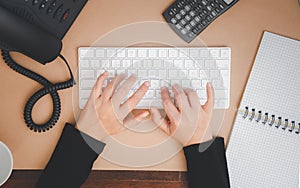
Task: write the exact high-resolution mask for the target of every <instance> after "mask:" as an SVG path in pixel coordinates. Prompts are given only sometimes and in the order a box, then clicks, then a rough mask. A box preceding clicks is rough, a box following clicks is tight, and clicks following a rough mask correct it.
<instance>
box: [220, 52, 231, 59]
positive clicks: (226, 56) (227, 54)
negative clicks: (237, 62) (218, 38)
mask: <svg viewBox="0 0 300 188" xmlns="http://www.w3.org/2000/svg"><path fill="white" fill-rule="evenodd" d="M229 56H230V52H229V50H221V57H222V58H228V57H229Z"/></svg>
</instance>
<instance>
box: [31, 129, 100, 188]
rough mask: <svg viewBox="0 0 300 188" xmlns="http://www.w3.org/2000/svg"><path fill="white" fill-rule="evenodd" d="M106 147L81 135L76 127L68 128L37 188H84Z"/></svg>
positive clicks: (64, 131)
mask: <svg viewBox="0 0 300 188" xmlns="http://www.w3.org/2000/svg"><path fill="white" fill-rule="evenodd" d="M104 146H105V144H104V143H102V142H100V141H98V140H95V139H94V138H92V137H90V136H88V135H86V134H84V133H82V132H80V131H78V130H77V129H76V128H75V127H74V126H73V125H70V124H66V125H65V127H64V129H63V132H62V135H61V137H60V139H59V141H58V144H57V146H56V148H55V150H54V152H53V154H52V156H51V159H50V160H49V162H48V164H47V166H46V168H45V169H44V171H43V172H42V174H41V177H40V178H39V180H38V182H37V184H36V187H37V188H48V187H49V188H50V187H51V188H53V187H55V188H68V187H72V188H77V187H80V186H81V185H82V184H83V183H84V182H85V180H86V179H87V177H88V176H89V174H90V171H91V169H92V166H93V163H94V161H95V160H96V159H97V157H98V156H99V154H100V153H101V152H102V151H103V148H104Z"/></svg>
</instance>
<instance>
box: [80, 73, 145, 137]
mask: <svg viewBox="0 0 300 188" xmlns="http://www.w3.org/2000/svg"><path fill="white" fill-rule="evenodd" d="M107 77H108V72H104V73H103V74H101V75H100V76H99V78H98V80H97V82H96V84H95V85H94V88H93V91H92V93H91V95H90V97H89V99H88V101H87V104H86V106H85V107H84V109H83V111H82V113H81V114H80V117H79V119H78V122H77V127H78V129H79V130H80V131H82V132H84V133H86V134H88V135H89V136H91V137H93V138H95V139H97V140H100V141H103V140H104V139H105V138H106V137H107V136H109V135H114V134H118V133H120V132H122V131H124V130H126V127H129V126H134V125H137V124H139V123H140V122H141V121H143V120H144V119H145V118H146V117H147V116H148V115H149V112H148V111H142V112H140V113H139V114H137V115H136V116H133V117H127V116H128V114H129V113H130V112H131V111H132V110H133V109H134V107H135V106H136V105H137V104H138V103H139V102H140V100H141V99H142V98H143V96H144V95H145V93H146V92H147V91H148V89H149V86H150V83H149V81H146V82H144V83H143V84H142V85H141V86H140V88H139V89H138V90H137V91H136V92H135V93H134V94H133V95H132V96H131V97H130V98H129V99H128V100H127V101H125V102H124V103H122V101H123V100H124V99H125V98H126V96H127V95H128V93H129V91H130V89H131V88H132V87H133V85H134V84H135V82H136V76H135V75H132V76H130V77H129V78H128V79H127V80H126V81H124V83H123V84H121V82H122V81H123V80H124V79H125V75H124V74H121V75H118V76H116V77H115V78H114V79H113V80H112V81H111V82H109V83H108V84H107V87H106V88H105V89H104V90H103V91H102V86H103V83H104V81H105V80H106V79H107Z"/></svg>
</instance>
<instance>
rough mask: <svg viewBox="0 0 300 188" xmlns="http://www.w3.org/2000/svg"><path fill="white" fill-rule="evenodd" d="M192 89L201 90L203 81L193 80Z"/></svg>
mask: <svg viewBox="0 0 300 188" xmlns="http://www.w3.org/2000/svg"><path fill="white" fill-rule="evenodd" d="M191 83H192V87H193V88H199V87H200V86H201V80H192V82H191Z"/></svg>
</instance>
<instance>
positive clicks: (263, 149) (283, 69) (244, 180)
mask: <svg viewBox="0 0 300 188" xmlns="http://www.w3.org/2000/svg"><path fill="white" fill-rule="evenodd" d="M299 132H300V41H296V40H293V39H290V38H286V37H283V36H279V35H276V34H273V33H269V32H265V33H264V35H263V38H262V41H261V44H260V47H259V50H258V53H257V56H256V60H255V63H254V65H253V68H252V72H251V74H250V77H249V80H248V83H247V87H246V89H245V92H244V95H243V99H242V101H241V104H240V107H239V110H238V113H237V116H236V119H235V123H234V126H233V130H232V133H231V136H230V140H229V144H228V147H227V151H226V155H227V161H228V169H229V177H230V181H231V186H232V187H288V188H293V187H299V163H300V134H299Z"/></svg>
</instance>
